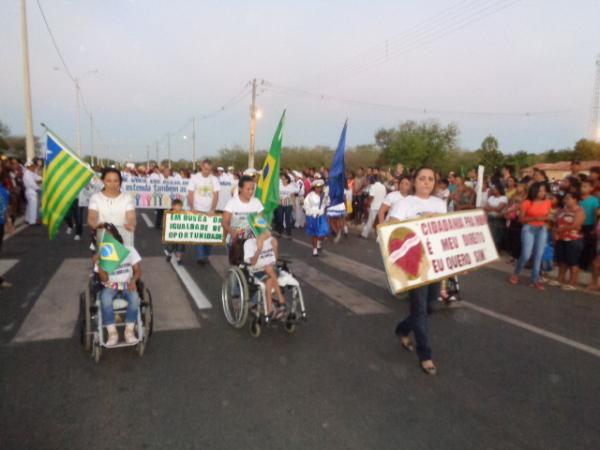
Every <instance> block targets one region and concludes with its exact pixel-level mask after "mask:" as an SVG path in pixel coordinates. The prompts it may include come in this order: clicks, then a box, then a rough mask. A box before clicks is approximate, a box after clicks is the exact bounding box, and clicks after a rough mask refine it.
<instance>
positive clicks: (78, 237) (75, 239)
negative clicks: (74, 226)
mask: <svg viewBox="0 0 600 450" xmlns="http://www.w3.org/2000/svg"><path fill="white" fill-rule="evenodd" d="M73 240H74V241H80V240H81V236H79V235H78V234H76V235H75V237H74V238H73Z"/></svg>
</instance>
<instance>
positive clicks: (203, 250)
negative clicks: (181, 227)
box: [196, 245, 212, 261]
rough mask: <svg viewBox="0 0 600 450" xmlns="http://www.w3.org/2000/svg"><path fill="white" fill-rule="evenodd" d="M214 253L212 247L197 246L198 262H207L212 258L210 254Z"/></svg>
mask: <svg viewBox="0 0 600 450" xmlns="http://www.w3.org/2000/svg"><path fill="white" fill-rule="evenodd" d="M211 251H212V246H210V245H197V246H196V260H198V261H206V260H208V257H209V256H210V252H211Z"/></svg>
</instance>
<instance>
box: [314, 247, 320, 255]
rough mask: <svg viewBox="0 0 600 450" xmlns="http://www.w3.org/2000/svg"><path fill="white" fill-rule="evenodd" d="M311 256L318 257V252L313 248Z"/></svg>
mask: <svg viewBox="0 0 600 450" xmlns="http://www.w3.org/2000/svg"><path fill="white" fill-rule="evenodd" d="M313 256H319V250H317V249H316V248H313Z"/></svg>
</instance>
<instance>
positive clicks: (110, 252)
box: [99, 231, 129, 273]
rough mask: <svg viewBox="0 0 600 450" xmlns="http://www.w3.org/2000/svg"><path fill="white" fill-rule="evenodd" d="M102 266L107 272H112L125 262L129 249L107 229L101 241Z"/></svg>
mask: <svg viewBox="0 0 600 450" xmlns="http://www.w3.org/2000/svg"><path fill="white" fill-rule="evenodd" d="M99 253H100V263H99V265H100V268H101V269H102V270H104V271H105V272H106V273H111V272H114V271H115V270H117V268H118V267H119V266H120V265H121V264H122V263H123V261H124V260H125V258H127V255H129V250H127V249H126V248H125V247H124V246H123V244H121V243H120V242H119V241H117V240H116V239H115V238H114V237H113V235H112V234H110V233H109V232H107V231H105V232H104V235H103V236H102V242H100V251H99Z"/></svg>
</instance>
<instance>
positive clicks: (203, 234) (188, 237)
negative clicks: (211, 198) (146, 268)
mask: <svg viewBox="0 0 600 450" xmlns="http://www.w3.org/2000/svg"><path fill="white" fill-rule="evenodd" d="M222 221H223V216H221V215H220V214H214V215H209V214H197V213H192V212H189V211H181V212H166V213H165V215H164V217H163V237H162V241H163V242H164V243H166V244H191V245H200V244H202V245H225V237H224V233H223V226H222V225H221V222H222Z"/></svg>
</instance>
